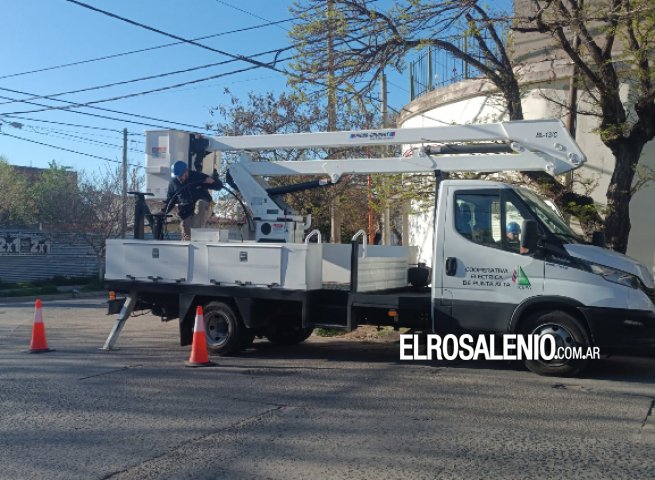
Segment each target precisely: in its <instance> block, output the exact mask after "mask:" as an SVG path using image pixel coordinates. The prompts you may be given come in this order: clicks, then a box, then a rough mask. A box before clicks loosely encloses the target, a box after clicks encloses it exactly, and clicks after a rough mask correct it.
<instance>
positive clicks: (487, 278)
mask: <svg viewBox="0 0 655 480" xmlns="http://www.w3.org/2000/svg"><path fill="white" fill-rule="evenodd" d="M447 195H448V200H449V201H448V202H446V205H447V211H446V216H445V228H444V242H443V249H444V251H443V256H439V257H441V258H443V259H444V260H443V261H444V262H445V265H443V268H442V272H443V273H442V285H443V290H444V297H450V298H452V319H451V322H452V324H453V325H452V326H453V327H456V328H462V329H466V330H477V331H488V332H494V331H495V332H499V331H505V330H506V329H507V325H508V324H509V320H510V317H511V315H512V312H513V311H514V309H515V308H516V306H517V305H518V304H519V303H521V301H523V300H524V299H526V298H529V297H533V296H537V295H541V294H542V292H543V288H544V268H545V265H544V262H543V261H542V260H538V259H535V258H534V253H535V252H522V251H521V248H520V239H521V232H520V229H521V226H522V222H523V220H527V219H533V218H532V216H531V214H530V211H529V210H528V209H527V208H526V207H525V206H524V205H523V203H522V202H520V200H518V198H517V197H516V196H515V194H514V193H513V191H512V190H511V189H509V188H480V189H475V190H472V189H470V188H463V187H462V186H459V187H458V186H456V185H452V186H449V187H448V189H447ZM439 257H437V256H436V255H435V258H439ZM438 321H439V320H438V318H436V317H435V319H434V322H435V325H434V326H433V327H434V328H435V330H436V329H437V328H438Z"/></svg>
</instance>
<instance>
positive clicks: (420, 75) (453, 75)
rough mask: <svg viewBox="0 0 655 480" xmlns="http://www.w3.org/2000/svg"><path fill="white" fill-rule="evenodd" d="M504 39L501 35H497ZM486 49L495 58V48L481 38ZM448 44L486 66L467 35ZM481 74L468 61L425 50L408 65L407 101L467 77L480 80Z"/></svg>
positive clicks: (436, 50)
mask: <svg viewBox="0 0 655 480" xmlns="http://www.w3.org/2000/svg"><path fill="white" fill-rule="evenodd" d="M500 35H501V38H506V36H505V33H500ZM483 38H484V40H485V42H486V45H487V47H488V48H489V50H490V51H491V52H492V54H493V55H498V48H497V47H496V46H495V44H494V43H493V42H492V41H491V39H490V37H487V36H485V35H483ZM448 41H449V42H451V43H452V44H453V45H455V46H456V47H457V48H459V49H460V50H461V51H462V52H464V53H466V54H467V55H468V56H470V57H472V58H473V59H475V60H476V61H478V62H480V63H482V64H485V65H486V64H488V61H487V59H486V58H485V56H484V53H483V52H482V50H481V49H480V47H479V44H478V41H477V40H476V39H475V38H473V37H471V36H469V35H464V36H461V37H455V38H449V39H448ZM483 76H484V75H483V74H482V73H481V72H480V70H479V69H478V68H477V67H475V66H474V65H473V64H472V63H470V62H469V61H466V60H464V59H461V58H458V57H456V56H455V55H454V54H452V53H450V52H447V51H445V50H443V49H440V48H436V47H427V48H426V50H425V52H424V53H422V54H421V55H419V56H418V58H417V59H416V60H414V61H412V62H410V64H409V84H410V97H411V100H414V99H415V98H418V97H420V96H421V95H424V94H426V93H428V92H430V91H432V90H436V89H437V88H442V87H445V86H447V85H451V84H453V83H456V82H460V81H462V80H466V79H469V78H482V77H483Z"/></svg>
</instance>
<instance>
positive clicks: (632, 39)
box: [516, 0, 655, 253]
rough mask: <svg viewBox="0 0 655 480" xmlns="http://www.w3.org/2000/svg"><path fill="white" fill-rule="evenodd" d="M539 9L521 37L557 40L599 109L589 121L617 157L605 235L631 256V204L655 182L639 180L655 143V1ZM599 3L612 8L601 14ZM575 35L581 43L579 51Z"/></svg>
mask: <svg viewBox="0 0 655 480" xmlns="http://www.w3.org/2000/svg"><path fill="white" fill-rule="evenodd" d="M531 3H532V5H533V7H534V10H533V14H532V15H530V16H529V17H528V18H525V19H523V22H522V24H521V25H519V26H517V27H516V30H518V31H524V32H525V31H537V32H541V33H547V34H550V35H552V36H553V38H554V39H555V40H556V43H557V44H559V45H560V46H561V48H562V49H563V50H564V51H565V52H566V54H567V55H568V56H569V58H570V59H571V60H572V61H573V63H574V64H575V66H576V67H577V70H578V72H579V73H580V77H581V82H580V83H581V87H582V88H583V89H584V90H585V92H586V97H587V98H588V99H589V100H590V101H591V102H592V104H593V105H592V108H591V109H590V110H589V111H587V112H584V113H586V114H590V115H595V116H597V117H598V119H599V134H600V139H601V140H602V142H603V143H604V144H605V145H606V146H607V147H608V148H609V149H610V151H611V152H612V154H613V156H614V159H615V166H614V170H613V172H612V177H611V180H610V184H609V187H608V189H607V214H606V216H605V233H606V237H607V241H608V244H609V246H610V247H611V248H613V249H614V250H618V251H620V252H624V253H625V251H626V249H627V246H628V236H629V233H630V227H631V224H630V200H631V199H632V196H633V195H634V193H635V191H636V189H637V188H639V187H640V186H642V185H643V184H644V181H647V180H648V178H646V179H645V178H644V177H643V176H642V177H641V178H637V179H636V178H635V176H636V175H638V173H639V172H638V166H639V159H640V157H641V154H642V151H643V148H644V145H645V144H646V143H648V142H649V141H650V140H652V139H653V137H655V70H654V69H653V68H652V61H653V52H654V51H655V7H653V5H652V1H651V0H607V1H606V2H590V1H587V2H586V4H583V1H582V0H545V1H542V0H531ZM599 3H604V6H605V7H607V8H602V9H599ZM601 10H602V14H600V13H599V12H600V11H601ZM571 34H574V35H575V36H577V37H578V38H580V40H581V42H580V45H579V48H578V46H577V44H576V42H575V41H574V40H572V38H571V37H572V35H571ZM626 89H627V91H628V92H629V93H628V94H627V95H626V96H624V95H623V92H622V90H626Z"/></svg>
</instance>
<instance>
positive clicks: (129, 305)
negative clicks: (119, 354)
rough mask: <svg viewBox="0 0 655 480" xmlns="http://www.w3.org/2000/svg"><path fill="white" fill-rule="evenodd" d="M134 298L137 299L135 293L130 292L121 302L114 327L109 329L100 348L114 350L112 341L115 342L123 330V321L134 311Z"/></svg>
mask: <svg viewBox="0 0 655 480" xmlns="http://www.w3.org/2000/svg"><path fill="white" fill-rule="evenodd" d="M136 300H137V293H136V292H130V294H129V296H128V297H127V300H126V301H125V303H124V304H123V307H122V308H121V311H120V312H119V314H118V318H117V319H116V323H115V324H114V328H112V329H111V332H110V333H109V336H108V337H107V340H106V341H105V344H104V345H103V346H102V348H101V350H107V351H109V350H115V349H114V343H116V340H117V339H118V336H119V335H120V333H121V330H123V326H124V325H125V322H126V321H127V319H128V318H129V317H130V315H132V311H134V306H135V305H136Z"/></svg>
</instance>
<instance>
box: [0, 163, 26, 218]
mask: <svg viewBox="0 0 655 480" xmlns="http://www.w3.org/2000/svg"><path fill="white" fill-rule="evenodd" d="M33 211H34V208H33V203H32V200H31V198H30V197H29V195H27V181H26V180H25V177H24V176H22V175H19V174H17V172H16V170H15V168H14V167H13V166H11V165H9V163H8V162H7V160H6V159H5V158H4V157H1V156H0V225H27V224H30V223H34V221H35V219H34V216H33V213H32V212H33Z"/></svg>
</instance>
